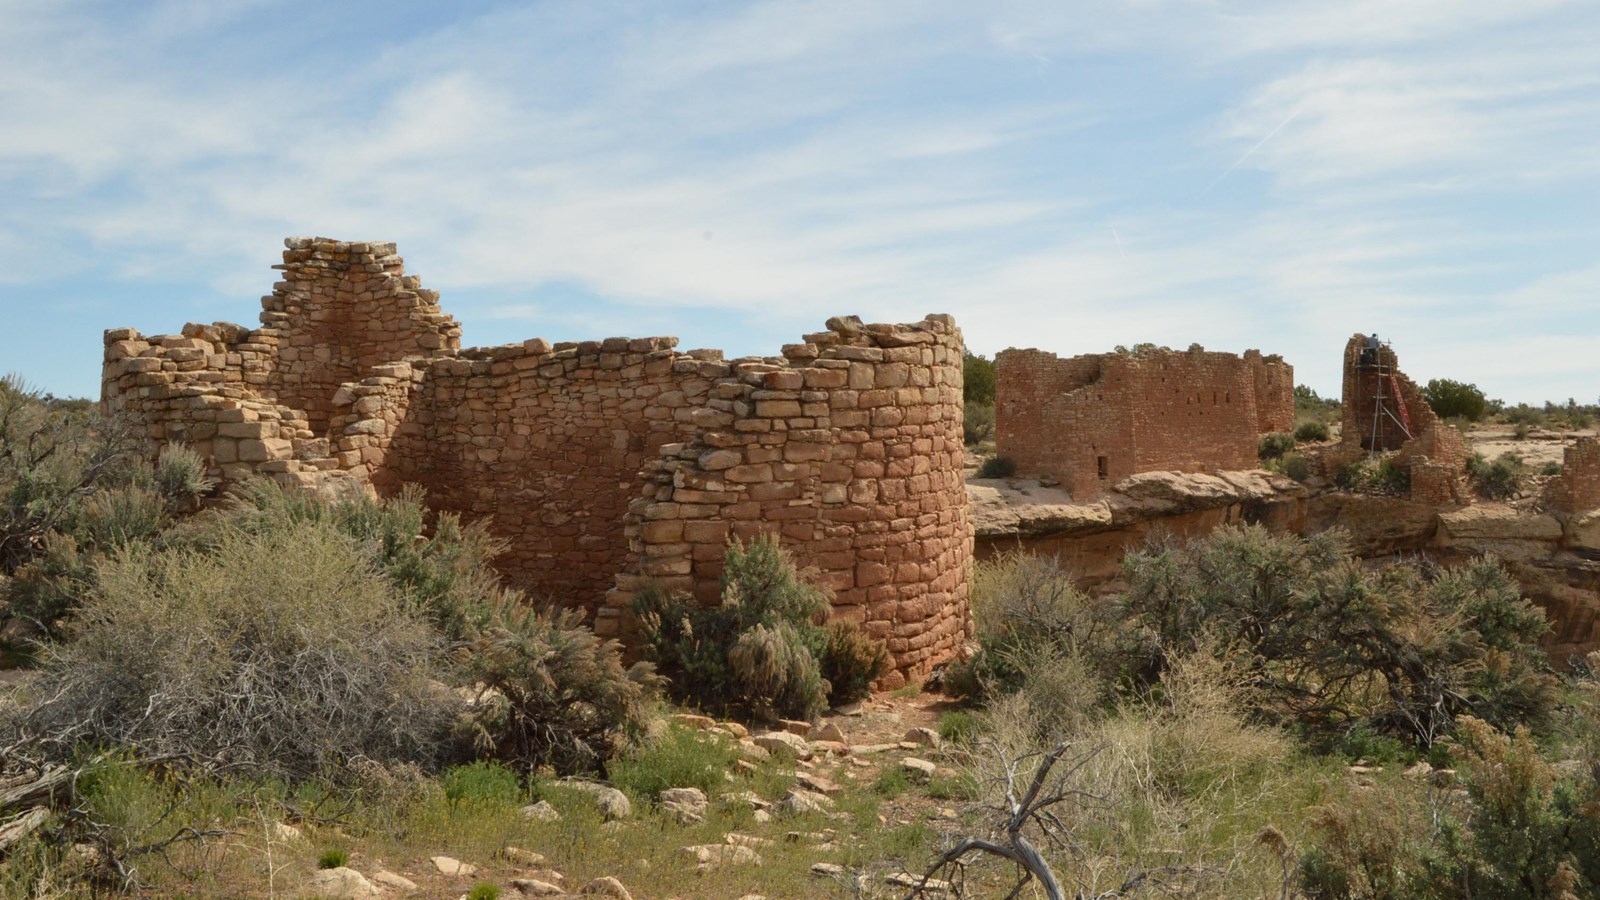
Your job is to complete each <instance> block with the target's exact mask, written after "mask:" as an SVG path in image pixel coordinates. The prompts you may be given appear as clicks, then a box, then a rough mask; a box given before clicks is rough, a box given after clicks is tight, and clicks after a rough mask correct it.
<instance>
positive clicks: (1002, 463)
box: [978, 456, 1017, 478]
mask: <svg viewBox="0 0 1600 900" xmlns="http://www.w3.org/2000/svg"><path fill="white" fill-rule="evenodd" d="M1015 474H1017V463H1016V461H1015V460H1013V459H1012V458H1011V457H1009V456H991V457H989V458H988V459H986V460H984V461H983V465H981V466H978V477H979V478H1010V477H1011V476H1013V475H1015Z"/></svg>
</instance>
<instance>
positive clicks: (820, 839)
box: [783, 831, 829, 844]
mask: <svg viewBox="0 0 1600 900" xmlns="http://www.w3.org/2000/svg"><path fill="white" fill-rule="evenodd" d="M783 839H784V840H786V841H788V842H789V843H791V844H826V843H827V842H828V839H829V835H827V834H825V833H823V832H820V831H789V832H785V833H784V835H783Z"/></svg>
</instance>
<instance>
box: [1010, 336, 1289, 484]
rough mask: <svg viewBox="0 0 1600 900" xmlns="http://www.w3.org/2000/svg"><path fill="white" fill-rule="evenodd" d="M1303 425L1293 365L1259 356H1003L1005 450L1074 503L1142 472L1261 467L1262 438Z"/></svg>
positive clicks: (1193, 352)
mask: <svg viewBox="0 0 1600 900" xmlns="http://www.w3.org/2000/svg"><path fill="white" fill-rule="evenodd" d="M1293 428H1294V368H1293V367H1292V366H1290V365H1289V364H1288V363H1286V362H1284V361H1283V358H1282V357H1279V356H1263V355H1262V354H1261V352H1260V351H1258V350H1249V351H1246V353H1245V354H1244V355H1243V356H1238V355H1235V354H1231V353H1212V352H1207V351H1205V350H1204V349H1202V348H1200V347H1199V346H1198V345H1196V346H1193V347H1191V348H1189V349H1188V350H1186V351H1178V350H1167V349H1149V350H1145V349H1141V350H1138V351H1135V352H1117V353H1101V354H1094V355H1089V356H1074V357H1071V358H1068V359H1062V358H1060V357H1058V356H1056V355H1055V354H1053V353H1047V352H1045V351H1043V350H1017V349H1009V350H1004V351H1002V352H1001V353H1000V354H998V355H997V356H996V357H995V447H996V452H997V453H999V454H1000V455H1001V456H1006V457H1009V458H1011V460H1012V461H1014V462H1015V463H1016V466H1017V471H1019V472H1021V473H1025V474H1030V475H1040V476H1046V477H1049V478H1054V479H1056V480H1058V481H1060V482H1061V484H1062V485H1063V486H1064V487H1066V489H1067V490H1068V491H1070V492H1071V493H1072V495H1073V496H1074V497H1081V496H1089V495H1092V494H1095V493H1098V492H1100V491H1102V490H1105V489H1106V488H1108V487H1110V486H1111V485H1113V484H1115V483H1116V482H1118V481H1120V480H1122V479H1124V478H1127V477H1128V476H1130V475H1134V474H1137V473H1140V472H1153V471H1174V472H1215V471H1225V470H1235V469H1254V468H1257V467H1259V465H1260V463H1259V461H1258V457H1257V445H1258V443H1259V439H1260V436H1261V435H1262V434H1263V433H1266V432H1274V431H1289V430H1292V429H1293Z"/></svg>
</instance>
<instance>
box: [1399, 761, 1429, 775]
mask: <svg viewBox="0 0 1600 900" xmlns="http://www.w3.org/2000/svg"><path fill="white" fill-rule="evenodd" d="M1432 774H1433V766H1431V765H1429V764H1428V761H1427V760H1425V759H1419V760H1417V764H1416V765H1414V766H1412V767H1410V768H1409V769H1406V771H1405V776H1406V777H1407V778H1427V777H1428V776H1429V775H1432Z"/></svg>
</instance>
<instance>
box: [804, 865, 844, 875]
mask: <svg viewBox="0 0 1600 900" xmlns="http://www.w3.org/2000/svg"><path fill="white" fill-rule="evenodd" d="M811 874H812V875H815V876H817V877H818V878H843V877H844V876H845V868H844V866H841V865H839V864H838V863H830V862H819V863H812V864H811Z"/></svg>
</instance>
